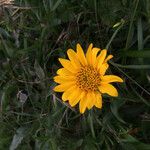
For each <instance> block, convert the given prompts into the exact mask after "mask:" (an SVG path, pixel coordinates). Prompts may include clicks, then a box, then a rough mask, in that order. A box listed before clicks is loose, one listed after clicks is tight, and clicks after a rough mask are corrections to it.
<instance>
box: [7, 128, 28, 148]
mask: <svg viewBox="0 0 150 150" xmlns="http://www.w3.org/2000/svg"><path fill="white" fill-rule="evenodd" d="M26 132H27V128H25V127H20V128H18V129H17V131H16V134H15V135H14V136H13V140H12V142H11V145H10V147H9V150H15V149H16V148H17V147H18V146H19V145H20V143H21V141H22V140H23V138H24V137H25V135H26Z"/></svg>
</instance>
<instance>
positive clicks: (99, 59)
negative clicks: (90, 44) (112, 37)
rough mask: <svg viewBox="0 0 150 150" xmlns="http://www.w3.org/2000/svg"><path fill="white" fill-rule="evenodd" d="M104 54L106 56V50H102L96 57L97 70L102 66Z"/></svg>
mask: <svg viewBox="0 0 150 150" xmlns="http://www.w3.org/2000/svg"><path fill="white" fill-rule="evenodd" d="M106 54H107V50H106V49H104V50H102V51H101V53H100V54H99V56H98V57H97V68H98V69H99V68H100V67H101V66H102V64H103V62H104V60H105V57H106Z"/></svg>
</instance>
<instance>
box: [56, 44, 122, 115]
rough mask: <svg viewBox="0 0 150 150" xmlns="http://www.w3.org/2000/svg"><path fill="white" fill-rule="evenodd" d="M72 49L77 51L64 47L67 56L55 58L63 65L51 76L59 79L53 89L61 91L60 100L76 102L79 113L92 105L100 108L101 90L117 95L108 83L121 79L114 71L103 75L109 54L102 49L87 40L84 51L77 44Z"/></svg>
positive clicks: (71, 103) (70, 102)
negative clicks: (113, 73) (87, 44)
mask: <svg viewBox="0 0 150 150" xmlns="http://www.w3.org/2000/svg"><path fill="white" fill-rule="evenodd" d="M76 49H77V52H75V51H74V50H73V49H68V51H67V54H68V58H69V60H67V59H63V58H59V61H60V63H61V64H62V66H63V68H60V69H59V70H58V71H57V76H55V77H54V81H55V82H57V83H59V85H57V86H56V87H55V88H54V91H56V92H63V94H62V100H63V101H69V104H70V105H71V106H72V107H73V106H75V105H76V104H77V103H79V109H80V113H84V112H85V110H86V108H88V109H91V108H92V107H93V106H96V107H97V108H102V94H104V93H106V94H109V95H110V96H115V97H116V96H118V92H117V90H116V88H115V87H114V86H113V85H111V84H110V83H112V82H123V80H122V79H121V78H120V77H118V76H115V75H105V72H106V70H107V69H108V67H109V65H108V63H107V62H108V60H110V59H111V58H112V57H113V56H112V55H108V56H107V57H106V55H107V50H106V49H103V50H100V49H99V48H96V47H93V44H90V45H89V47H88V50H87V52H86V55H84V52H83V49H82V47H81V46H80V44H77V46H76ZM99 52H100V53H99Z"/></svg>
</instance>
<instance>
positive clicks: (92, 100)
mask: <svg viewBox="0 0 150 150" xmlns="http://www.w3.org/2000/svg"><path fill="white" fill-rule="evenodd" d="M87 101H88V104H87V108H88V109H91V108H92V107H93V106H94V104H95V102H96V97H95V94H94V93H93V92H89V93H87Z"/></svg>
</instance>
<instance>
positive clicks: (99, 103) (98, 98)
mask: <svg viewBox="0 0 150 150" xmlns="http://www.w3.org/2000/svg"><path fill="white" fill-rule="evenodd" d="M95 98H96V101H95V106H96V107H97V108H102V95H101V94H100V93H99V92H97V93H95Z"/></svg>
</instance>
